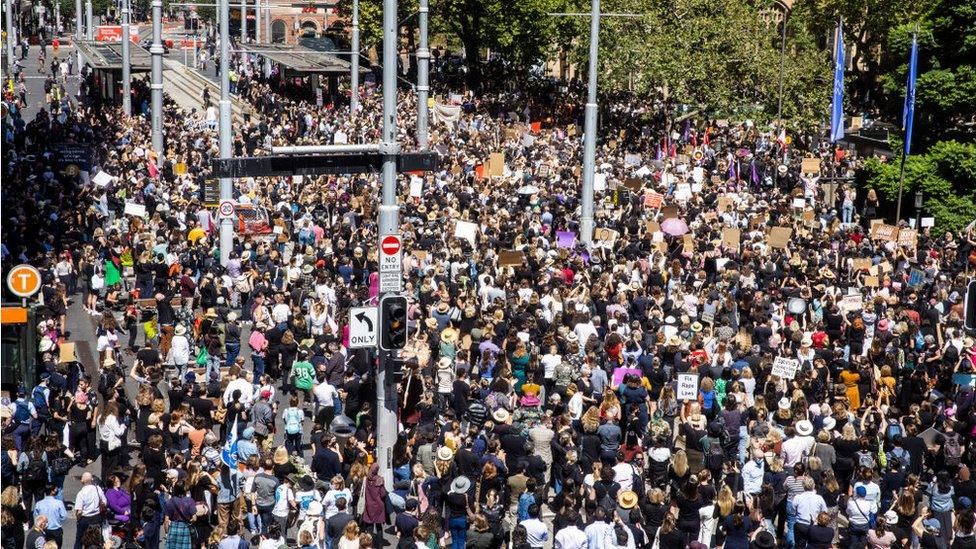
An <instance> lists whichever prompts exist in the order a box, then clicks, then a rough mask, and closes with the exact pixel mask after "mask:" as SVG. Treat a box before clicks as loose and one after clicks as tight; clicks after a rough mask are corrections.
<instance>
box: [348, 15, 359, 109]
mask: <svg viewBox="0 0 976 549" xmlns="http://www.w3.org/2000/svg"><path fill="white" fill-rule="evenodd" d="M350 46H351V47H350V48H349V49H350V50H351V55H350V61H351V62H352V75H351V77H350V82H349V84H350V88H351V90H350V91H351V92H352V93H351V94H350V95H349V111H350V114H351V115H352V116H353V117H355V116H356V111H357V110H359V0H352V43H351V44H350Z"/></svg>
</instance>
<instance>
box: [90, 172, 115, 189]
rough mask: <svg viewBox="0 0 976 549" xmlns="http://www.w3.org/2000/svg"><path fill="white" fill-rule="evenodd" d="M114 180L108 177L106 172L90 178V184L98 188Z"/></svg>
mask: <svg viewBox="0 0 976 549" xmlns="http://www.w3.org/2000/svg"><path fill="white" fill-rule="evenodd" d="M114 180H115V178H114V177H112V176H111V175H109V174H108V172H98V173H96V174H95V177H93V178H92V183H94V184H95V185H96V186H98V187H105V186H107V185H108V184H109V183H111V182H112V181H114Z"/></svg>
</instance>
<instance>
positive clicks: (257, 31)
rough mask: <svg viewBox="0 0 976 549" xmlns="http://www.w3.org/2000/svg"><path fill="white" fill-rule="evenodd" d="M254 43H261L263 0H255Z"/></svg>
mask: <svg viewBox="0 0 976 549" xmlns="http://www.w3.org/2000/svg"><path fill="white" fill-rule="evenodd" d="M254 43H255V44H260V43H261V0H254Z"/></svg>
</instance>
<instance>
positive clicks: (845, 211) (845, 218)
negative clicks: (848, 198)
mask: <svg viewBox="0 0 976 549" xmlns="http://www.w3.org/2000/svg"><path fill="white" fill-rule="evenodd" d="M853 217H854V204H847V203H845V204H844V205H843V206H841V208H840V220H841V222H842V223H850V222H851V219H852V218H853Z"/></svg>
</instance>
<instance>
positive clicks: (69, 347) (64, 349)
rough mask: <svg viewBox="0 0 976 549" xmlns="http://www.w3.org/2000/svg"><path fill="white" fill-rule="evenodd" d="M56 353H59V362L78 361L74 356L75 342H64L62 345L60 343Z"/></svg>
mask: <svg viewBox="0 0 976 549" xmlns="http://www.w3.org/2000/svg"><path fill="white" fill-rule="evenodd" d="M58 353H59V355H58V359H59V360H60V361H61V362H77V361H78V357H77V355H75V342H74V341H65V342H64V343H62V344H61V347H60V348H59V349H58Z"/></svg>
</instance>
